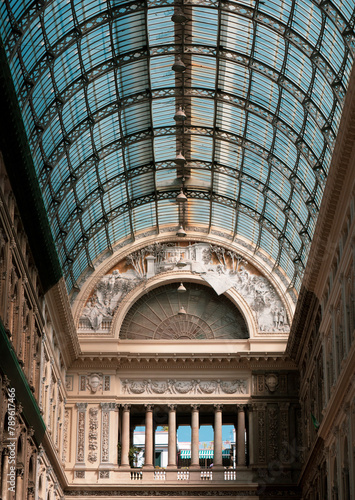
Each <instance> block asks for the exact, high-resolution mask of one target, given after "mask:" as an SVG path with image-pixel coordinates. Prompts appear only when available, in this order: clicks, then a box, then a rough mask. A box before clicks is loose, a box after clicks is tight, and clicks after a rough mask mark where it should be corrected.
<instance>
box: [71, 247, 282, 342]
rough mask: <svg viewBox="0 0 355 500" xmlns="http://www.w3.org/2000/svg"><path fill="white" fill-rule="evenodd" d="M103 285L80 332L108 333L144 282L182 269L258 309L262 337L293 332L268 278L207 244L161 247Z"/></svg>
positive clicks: (132, 259)
mask: <svg viewBox="0 0 355 500" xmlns="http://www.w3.org/2000/svg"><path fill="white" fill-rule="evenodd" d="M116 267H119V268H120V270H118V269H117V268H116V269H113V270H112V271H111V273H109V274H106V275H105V276H104V277H103V278H102V279H101V280H100V282H99V283H98V285H97V286H96V288H95V290H93V292H92V295H91V296H90V298H89V299H88V300H87V302H86V305H85V307H84V309H83V311H82V314H81V318H80V322H79V332H80V331H81V332H84V331H86V332H90V331H92V332H102V333H104V332H108V331H109V329H110V326H111V323H112V318H113V316H114V314H115V312H116V311H117V309H118V307H119V304H120V303H121V301H122V299H123V298H124V297H125V296H126V295H127V293H129V292H130V291H131V290H133V289H134V288H135V287H136V286H138V285H139V284H140V283H141V282H142V281H143V280H146V279H149V278H150V277H152V276H154V275H156V274H159V273H162V272H166V271H172V270H179V269H181V268H183V269H185V270H188V271H191V272H192V273H195V274H198V275H199V276H200V277H201V278H203V279H204V280H205V281H206V282H207V283H208V284H209V285H210V286H211V287H212V288H213V289H214V290H215V292H216V293H217V294H218V295H220V294H223V293H224V292H226V291H227V290H228V289H230V288H235V290H237V292H239V293H240V294H241V295H242V296H243V298H244V300H245V301H246V302H247V303H248V305H249V306H250V308H251V309H252V311H253V313H254V316H255V320H256V322H257V324H258V329H259V332H261V333H262V332H270V333H271V332H279V333H288V332H289V323H288V318H287V314H286V310H285V307H284V305H283V303H282V300H281V299H280V297H279V295H278V293H277V291H276V290H275V288H274V287H273V285H272V284H271V283H270V282H269V280H268V279H267V278H265V277H264V276H261V275H260V273H259V272H258V271H257V270H256V269H255V268H254V267H253V266H252V265H251V264H250V263H248V262H247V261H246V260H245V259H244V258H243V257H242V256H241V255H239V254H237V253H236V252H233V251H231V250H227V249H225V248H224V247H221V246H216V245H209V244H207V243H197V242H189V243H188V246H182V245H180V244H174V243H171V244H155V245H151V246H149V247H146V248H145V249H141V250H138V251H136V252H133V253H132V254H130V255H128V256H127V258H126V261H125V262H123V261H122V262H120V263H118V264H117V266H116Z"/></svg>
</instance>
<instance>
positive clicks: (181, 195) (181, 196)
mask: <svg viewBox="0 0 355 500" xmlns="http://www.w3.org/2000/svg"><path fill="white" fill-rule="evenodd" d="M176 201H177V202H178V203H186V202H187V197H186V195H185V194H184V192H183V190H182V188H181V191H180V193H179V194H178V195H177V197H176Z"/></svg>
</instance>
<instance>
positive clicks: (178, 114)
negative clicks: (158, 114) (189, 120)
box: [174, 106, 186, 122]
mask: <svg viewBox="0 0 355 500" xmlns="http://www.w3.org/2000/svg"><path fill="white" fill-rule="evenodd" d="M174 120H175V121H177V122H183V121H185V120H186V115H185V111H184V110H183V109H182V107H181V106H179V109H178V110H177V111H176V113H175V115H174Z"/></svg>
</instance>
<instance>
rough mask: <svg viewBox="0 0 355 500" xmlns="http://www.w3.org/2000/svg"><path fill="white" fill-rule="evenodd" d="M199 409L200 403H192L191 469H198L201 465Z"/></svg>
mask: <svg viewBox="0 0 355 500" xmlns="http://www.w3.org/2000/svg"><path fill="white" fill-rule="evenodd" d="M199 409H200V406H199V405H191V466H190V468H191V469H197V468H199V467H200V458H199V444H200V440H199V430H200V425H199Z"/></svg>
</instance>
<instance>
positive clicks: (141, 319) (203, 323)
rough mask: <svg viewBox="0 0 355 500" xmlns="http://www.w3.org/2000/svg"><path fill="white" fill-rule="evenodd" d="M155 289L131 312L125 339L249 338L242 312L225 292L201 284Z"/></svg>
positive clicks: (125, 324)
mask: <svg viewBox="0 0 355 500" xmlns="http://www.w3.org/2000/svg"><path fill="white" fill-rule="evenodd" d="M178 287H179V283H170V284H169V285H164V286H161V287H159V288H155V289H153V290H151V291H149V292H148V293H147V294H145V295H144V296H143V297H141V298H140V299H138V300H137V302H136V303H135V304H134V305H133V306H132V307H131V309H130V310H129V311H128V313H127V315H126V317H125V319H124V321H123V324H122V327H121V331H120V338H121V339H122V340H126V339H130V340H139V339H142V340H144V339H145V340H149V339H151V340H183V341H187V342H188V341H189V340H226V339H228V340H238V339H246V338H248V337H249V333H248V328H247V325H246V323H245V320H244V318H243V316H242V314H241V312H240V311H239V310H238V309H237V308H236V307H235V305H234V304H232V302H231V301H230V300H229V299H228V298H227V297H226V296H224V295H217V294H216V292H215V291H214V290H213V289H212V288H209V287H207V286H204V285H201V284H199V283H189V284H188V286H186V291H185V292H184V293H179V291H178Z"/></svg>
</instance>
